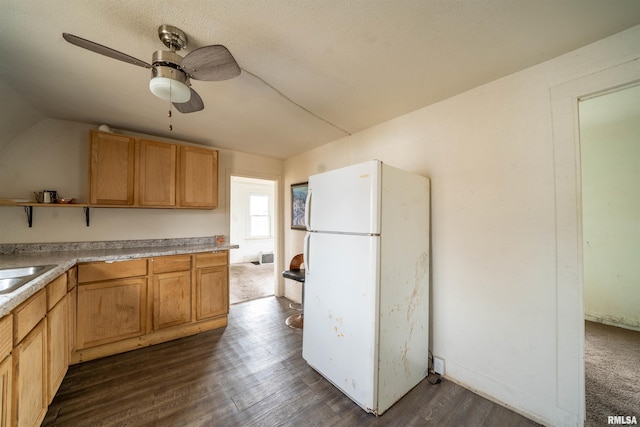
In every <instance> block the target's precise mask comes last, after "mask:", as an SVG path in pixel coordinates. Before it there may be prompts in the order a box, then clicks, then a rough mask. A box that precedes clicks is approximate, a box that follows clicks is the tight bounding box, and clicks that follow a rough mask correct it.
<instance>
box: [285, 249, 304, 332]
mask: <svg viewBox="0 0 640 427" xmlns="http://www.w3.org/2000/svg"><path fill="white" fill-rule="evenodd" d="M303 262H304V257H303V255H302V254H298V255H296V256H294V257H293V258H292V259H291V263H290V264H289V269H288V270H285V271H283V272H282V277H284V278H285V279H291V280H295V281H296V282H299V283H300V284H301V286H302V303H303V305H304V268H300V266H301V265H302V263H303ZM291 308H293V307H292V306H291ZM303 323H304V312H302V313H298V314H293V315H291V316H289V317H287V320H286V321H285V324H286V325H287V326H289V327H290V328H294V329H302V326H303Z"/></svg>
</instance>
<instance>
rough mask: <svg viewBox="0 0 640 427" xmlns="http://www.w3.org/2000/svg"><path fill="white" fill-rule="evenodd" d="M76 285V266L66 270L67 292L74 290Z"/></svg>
mask: <svg viewBox="0 0 640 427" xmlns="http://www.w3.org/2000/svg"><path fill="white" fill-rule="evenodd" d="M77 284H78V266H75V265H74V266H73V267H71V268H70V269H68V270H67V290H68V291H70V290H71V289H73V288H75V287H76V285H77Z"/></svg>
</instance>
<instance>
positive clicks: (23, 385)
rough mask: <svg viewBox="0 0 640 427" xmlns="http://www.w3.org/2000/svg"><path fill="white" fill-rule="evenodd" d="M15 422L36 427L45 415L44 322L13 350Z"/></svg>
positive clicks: (45, 351) (45, 349) (45, 346)
mask: <svg viewBox="0 0 640 427" xmlns="http://www.w3.org/2000/svg"><path fill="white" fill-rule="evenodd" d="M12 393H13V399H12V400H13V408H12V413H13V417H14V422H13V423H12V424H14V425H19V426H39V425H40V423H41V422H42V420H43V419H44V416H45V415H46V413H47V406H48V404H49V400H48V399H47V319H46V318H43V319H42V320H41V321H40V323H38V324H37V325H36V327H35V328H33V329H32V330H31V332H30V333H29V334H28V335H27V336H26V338H24V339H23V340H22V341H21V342H20V343H19V344H18V345H17V346H16V347H14V349H13V391H12Z"/></svg>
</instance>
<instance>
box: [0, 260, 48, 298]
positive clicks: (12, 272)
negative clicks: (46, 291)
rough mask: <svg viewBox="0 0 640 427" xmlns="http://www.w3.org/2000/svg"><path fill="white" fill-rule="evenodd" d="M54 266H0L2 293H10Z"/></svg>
mask: <svg viewBox="0 0 640 427" xmlns="http://www.w3.org/2000/svg"><path fill="white" fill-rule="evenodd" d="M53 267H55V265H36V266H29V267H11V268H0V294H8V293H9V292H13V291H15V290H16V289H18V288H19V287H20V286H22V285H24V284H26V283H29V282H30V281H32V280H33V279H35V278H36V277H38V276H40V275H41V274H44V273H46V272H47V271H49V270H51V269H52V268H53Z"/></svg>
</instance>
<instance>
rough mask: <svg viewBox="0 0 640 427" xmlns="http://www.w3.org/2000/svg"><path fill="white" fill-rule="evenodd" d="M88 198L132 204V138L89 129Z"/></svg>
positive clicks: (103, 203)
mask: <svg viewBox="0 0 640 427" xmlns="http://www.w3.org/2000/svg"><path fill="white" fill-rule="evenodd" d="M90 154H91V158H90V161H89V201H90V203H91V204H96V205H133V201H134V199H133V185H134V182H133V179H134V176H133V170H134V169H133V168H134V163H135V141H134V139H133V138H129V137H126V136H122V135H114V134H109V133H101V132H92V133H91V149H90Z"/></svg>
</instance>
